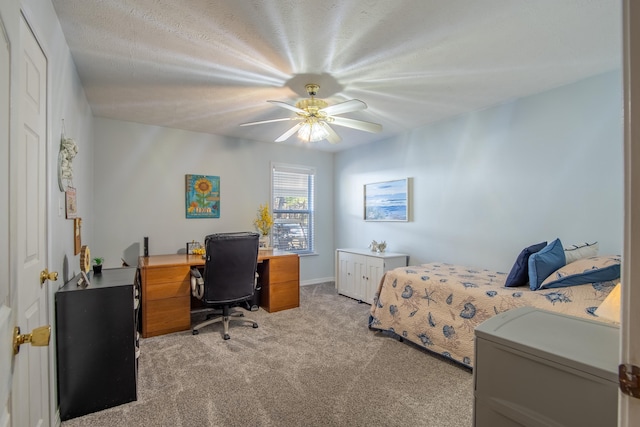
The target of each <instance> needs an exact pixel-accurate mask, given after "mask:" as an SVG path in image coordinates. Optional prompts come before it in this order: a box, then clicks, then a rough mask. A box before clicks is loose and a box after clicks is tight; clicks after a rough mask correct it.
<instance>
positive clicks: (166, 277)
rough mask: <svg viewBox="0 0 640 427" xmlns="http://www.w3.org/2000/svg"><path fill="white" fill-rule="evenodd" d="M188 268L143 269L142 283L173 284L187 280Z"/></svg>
mask: <svg viewBox="0 0 640 427" xmlns="http://www.w3.org/2000/svg"><path fill="white" fill-rule="evenodd" d="M189 274H190V273H189V266H188V265H186V266H172V267H154V268H145V269H144V271H143V278H142V280H143V282H145V283H146V284H156V283H175V282H182V281H183V280H185V279H189Z"/></svg>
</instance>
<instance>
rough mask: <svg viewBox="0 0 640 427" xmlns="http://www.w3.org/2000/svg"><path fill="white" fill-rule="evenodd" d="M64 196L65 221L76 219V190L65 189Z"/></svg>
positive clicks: (71, 188)
mask: <svg viewBox="0 0 640 427" xmlns="http://www.w3.org/2000/svg"><path fill="white" fill-rule="evenodd" d="M64 194H65V206H66V215H67V219H73V218H77V216H78V205H77V203H76V189H75V188H73V187H67V191H65V192H64Z"/></svg>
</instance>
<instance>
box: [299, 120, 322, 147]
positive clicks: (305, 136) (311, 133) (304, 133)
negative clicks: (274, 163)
mask: <svg viewBox="0 0 640 427" xmlns="http://www.w3.org/2000/svg"><path fill="white" fill-rule="evenodd" d="M328 136H329V132H327V130H326V129H325V128H324V126H322V124H321V123H318V122H315V123H313V122H309V121H307V122H305V123H303V124H302V126H301V127H300V129H299V130H298V138H299V139H300V140H302V141H305V142H318V141H322V140H323V139H326V138H327V137H328Z"/></svg>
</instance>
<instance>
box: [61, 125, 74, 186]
mask: <svg viewBox="0 0 640 427" xmlns="http://www.w3.org/2000/svg"><path fill="white" fill-rule="evenodd" d="M64 133H65V130H64V119H63V120H62V136H61V138H60V151H59V152H58V187H60V191H62V192H65V191H66V190H67V187H69V186H73V159H74V157H76V154H78V145H77V144H76V142H75V141H74V140H73V138H67V137H66V136H65V134H64Z"/></svg>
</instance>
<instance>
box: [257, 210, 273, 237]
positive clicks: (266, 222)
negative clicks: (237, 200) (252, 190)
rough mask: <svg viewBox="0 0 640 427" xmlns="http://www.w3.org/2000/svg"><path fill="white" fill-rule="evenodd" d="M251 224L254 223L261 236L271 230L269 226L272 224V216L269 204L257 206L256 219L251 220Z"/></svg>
mask: <svg viewBox="0 0 640 427" xmlns="http://www.w3.org/2000/svg"><path fill="white" fill-rule="evenodd" d="M253 225H255V227H256V229H257V230H258V231H260V233H261V234H262V235H263V236H266V235H268V234H269V231H271V226H273V218H272V217H271V214H270V213H269V205H268V204H265V205H260V207H259V208H258V215H257V216H256V219H255V220H253Z"/></svg>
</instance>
